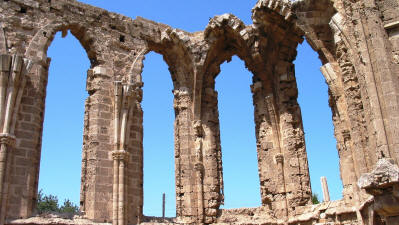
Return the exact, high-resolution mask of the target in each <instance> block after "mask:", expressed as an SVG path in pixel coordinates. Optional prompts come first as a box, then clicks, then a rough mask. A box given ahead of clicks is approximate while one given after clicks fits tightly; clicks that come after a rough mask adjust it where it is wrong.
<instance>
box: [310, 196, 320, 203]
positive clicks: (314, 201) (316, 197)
mask: <svg viewBox="0 0 399 225" xmlns="http://www.w3.org/2000/svg"><path fill="white" fill-rule="evenodd" d="M312 203H313V205H316V204H319V203H320V201H319V196H317V194H312Z"/></svg>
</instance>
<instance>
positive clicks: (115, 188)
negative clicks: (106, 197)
mask: <svg viewBox="0 0 399 225" xmlns="http://www.w3.org/2000/svg"><path fill="white" fill-rule="evenodd" d="M113 159H114V182H113V189H112V224H113V225H117V224H118V190H119V188H118V186H119V161H118V160H117V159H115V157H113Z"/></svg>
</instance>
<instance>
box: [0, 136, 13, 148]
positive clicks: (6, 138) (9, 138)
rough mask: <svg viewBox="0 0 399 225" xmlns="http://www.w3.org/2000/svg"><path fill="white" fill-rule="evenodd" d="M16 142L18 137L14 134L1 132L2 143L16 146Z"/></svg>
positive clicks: (0, 142) (0, 139)
mask: <svg viewBox="0 0 399 225" xmlns="http://www.w3.org/2000/svg"><path fill="white" fill-rule="evenodd" d="M15 143H16V138H15V136H14V135H12V134H8V133H1V134H0V144H6V145H8V146H11V147H14V146H15Z"/></svg>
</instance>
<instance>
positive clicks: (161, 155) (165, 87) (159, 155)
mask: <svg viewBox="0 0 399 225" xmlns="http://www.w3.org/2000/svg"><path fill="white" fill-rule="evenodd" d="M142 77H143V78H142V79H143V82H144V86H143V88H142V89H143V101H142V104H141V105H142V108H143V157H144V159H143V163H144V165H143V173H144V178H143V179H144V180H143V181H144V182H143V192H144V193H143V198H144V199H143V203H144V205H143V214H144V215H146V216H156V217H162V216H163V194H164V193H165V216H166V217H176V191H175V169H174V168H175V153H174V151H175V147H174V127H173V124H174V120H175V112H174V108H173V99H174V96H173V93H172V90H173V83H172V80H171V78H170V73H169V71H168V66H167V64H166V63H165V62H164V60H163V59H162V55H160V54H158V53H155V52H150V53H148V54H146V55H145V60H144V69H143V73H142Z"/></svg>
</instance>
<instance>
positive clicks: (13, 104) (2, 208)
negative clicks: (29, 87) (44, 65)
mask: <svg viewBox="0 0 399 225" xmlns="http://www.w3.org/2000/svg"><path fill="white" fill-rule="evenodd" d="M31 67H32V62H31V61H30V60H28V59H25V58H23V57H21V56H18V55H13V56H11V55H0V131H1V133H0V224H4V221H5V216H6V210H7V196H8V183H9V182H8V177H9V174H10V172H11V171H10V165H9V164H10V161H11V154H10V150H11V149H13V148H14V145H15V136H14V129H15V124H16V117H17V113H18V109H19V105H20V102H21V98H22V94H23V90H24V88H25V84H26V75H27V74H28V73H29V71H30V69H31Z"/></svg>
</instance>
